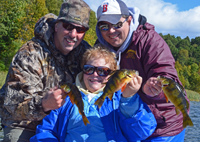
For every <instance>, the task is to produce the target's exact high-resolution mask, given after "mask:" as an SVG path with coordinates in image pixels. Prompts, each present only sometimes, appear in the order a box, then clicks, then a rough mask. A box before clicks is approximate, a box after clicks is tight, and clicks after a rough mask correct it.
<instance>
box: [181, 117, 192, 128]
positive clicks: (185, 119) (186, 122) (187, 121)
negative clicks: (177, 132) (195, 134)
mask: <svg viewBox="0 0 200 142" xmlns="http://www.w3.org/2000/svg"><path fill="white" fill-rule="evenodd" d="M187 126H194V124H193V123H192V120H191V118H190V117H189V115H187V116H186V117H183V128H186V127H187Z"/></svg>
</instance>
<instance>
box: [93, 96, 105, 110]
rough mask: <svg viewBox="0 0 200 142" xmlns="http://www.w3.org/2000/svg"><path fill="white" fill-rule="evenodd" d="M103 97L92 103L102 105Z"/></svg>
mask: <svg viewBox="0 0 200 142" xmlns="http://www.w3.org/2000/svg"><path fill="white" fill-rule="evenodd" d="M103 102H104V99H102V98H98V99H97V100H96V102H95V103H94V104H95V105H98V107H99V108H101V106H102V105H103Z"/></svg>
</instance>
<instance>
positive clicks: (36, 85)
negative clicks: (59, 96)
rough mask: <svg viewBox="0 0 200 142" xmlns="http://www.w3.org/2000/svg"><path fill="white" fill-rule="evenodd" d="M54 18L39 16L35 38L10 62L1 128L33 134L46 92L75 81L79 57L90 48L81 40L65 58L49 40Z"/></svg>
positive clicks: (0, 98)
mask: <svg viewBox="0 0 200 142" xmlns="http://www.w3.org/2000/svg"><path fill="white" fill-rule="evenodd" d="M55 19H57V16H55V15H54V14H51V13H50V14H47V15H45V16H44V17H42V18H41V19H40V20H39V21H38V22H37V23H36V25H35V30H34V34H35V37H34V38H32V39H31V40H30V41H28V42H27V43H25V44H24V45H23V46H22V47H21V48H20V49H19V51H18V52H17V53H16V55H15V56H14V58H13V60H12V63H11V65H10V68H9V71H8V75H7V78H6V82H5V84H4V86H3V87H2V88H1V90H0V116H1V121H2V124H3V125H5V126H8V127H13V128H16V127H20V128H25V129H29V130H34V131H35V129H36V126H37V125H38V124H39V123H40V122H41V120H42V119H43V118H44V117H45V116H46V114H45V113H44V111H43V108H42V105H41V100H42V98H43V96H44V95H45V94H46V92H47V91H48V90H49V89H50V88H52V87H55V86H57V85H59V84H60V83H61V82H75V76H76V75H77V74H78V73H79V72H80V71H81V68H80V60H81V57H82V54H83V52H84V51H85V50H86V49H87V48H90V45H89V44H88V43H87V42H86V41H84V40H83V41H82V42H81V43H80V45H79V46H78V47H76V48H75V49H74V50H72V51H71V52H70V53H69V54H68V55H66V56H65V55H63V54H61V53H60V52H59V51H58V50H57V49H56V47H55V45H54V40H53V33H54V23H55Z"/></svg>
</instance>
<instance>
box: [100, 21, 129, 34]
mask: <svg viewBox="0 0 200 142" xmlns="http://www.w3.org/2000/svg"><path fill="white" fill-rule="evenodd" d="M127 19H128V18H127ZM127 19H125V20H124V22H125V21H126V20H127ZM124 22H122V21H119V22H118V23H117V24H111V27H113V28H114V29H119V28H121V27H122V26H123V23H124ZM98 28H99V30H100V31H108V30H109V29H110V27H109V24H107V23H99V26H98Z"/></svg>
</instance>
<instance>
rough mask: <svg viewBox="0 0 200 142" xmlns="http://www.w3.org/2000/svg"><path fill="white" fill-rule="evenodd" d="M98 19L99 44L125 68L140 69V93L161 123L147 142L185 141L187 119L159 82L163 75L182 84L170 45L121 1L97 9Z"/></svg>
mask: <svg viewBox="0 0 200 142" xmlns="http://www.w3.org/2000/svg"><path fill="white" fill-rule="evenodd" d="M97 19H98V23H97V25H96V32H97V37H98V41H97V42H100V43H101V44H103V45H104V46H106V47H107V48H109V49H110V50H111V51H113V52H115V53H116V55H117V57H118V65H119V66H120V68H121V69H123V68H126V69H134V70H138V71H139V74H140V76H142V78H143V84H142V87H141V89H140V90H139V92H138V93H139V95H140V97H141V98H142V100H143V101H144V102H145V103H146V104H147V105H148V106H149V108H150V109H151V111H152V112H153V114H154V116H155V118H156V120H157V128H156V130H155V132H154V133H153V134H152V135H151V136H150V137H149V138H148V139H147V140H145V142H146V141H151V142H154V141H170V142H177V141H179V142H182V141H184V135H185V129H183V124H182V123H183V116H182V114H179V115H176V112H175V107H174V105H173V104H172V103H171V102H166V99H165V97H164V94H163V92H162V87H161V83H160V82H159V81H158V80H157V76H159V75H163V76H166V77H168V78H171V79H173V80H175V81H176V82H179V83H181V82H180V80H179V79H178V75H177V71H176V69H175V60H174V58H173V56H172V54H171V51H170V49H169V47H168V45H167V44H166V42H165V41H164V40H163V39H162V37H161V36H160V35H159V34H158V33H157V32H156V31H155V30H154V26H153V25H151V24H149V23H147V22H146V18H145V17H144V16H142V15H141V14H140V10H139V9H138V8H137V7H133V8H128V7H127V6H126V4H125V3H124V2H122V1H120V0H105V1H104V2H103V3H102V4H101V5H100V6H99V8H98V10H97Z"/></svg>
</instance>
